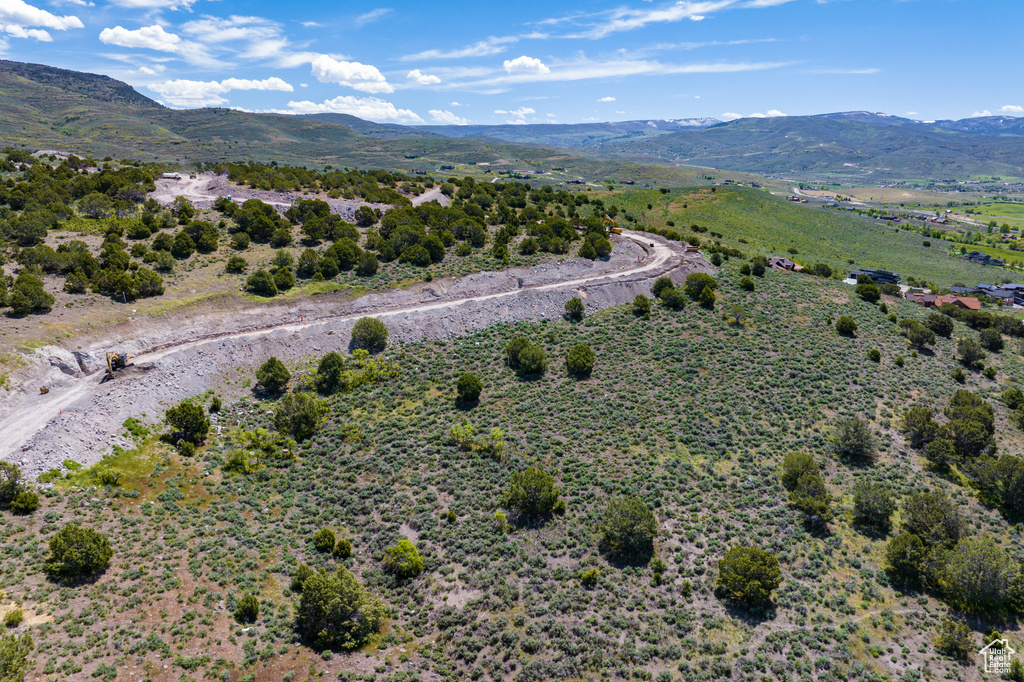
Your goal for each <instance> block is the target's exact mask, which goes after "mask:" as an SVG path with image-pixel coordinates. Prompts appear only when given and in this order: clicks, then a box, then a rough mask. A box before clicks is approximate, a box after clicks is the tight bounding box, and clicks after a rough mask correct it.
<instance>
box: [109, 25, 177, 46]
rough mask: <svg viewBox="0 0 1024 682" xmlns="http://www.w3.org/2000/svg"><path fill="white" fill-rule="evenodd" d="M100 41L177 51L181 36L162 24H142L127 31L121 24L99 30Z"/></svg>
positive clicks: (110, 43)
mask: <svg viewBox="0 0 1024 682" xmlns="http://www.w3.org/2000/svg"><path fill="white" fill-rule="evenodd" d="M100 42H102V43H106V44H107V45H117V46H119V47H144V48H147V49H150V50H157V51H159V52H178V51H179V50H181V45H182V40H181V36H178V35H176V34H174V33H168V32H167V31H165V30H164V27H163V26H159V25H156V24H154V25H153V26H143V27H142V28H139V29H136V30H134V31H129V30H128V29H126V28H124V27H123V26H115V27H114V28H105V29H103V30H102V31H100Z"/></svg>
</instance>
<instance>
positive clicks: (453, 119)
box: [429, 109, 469, 126]
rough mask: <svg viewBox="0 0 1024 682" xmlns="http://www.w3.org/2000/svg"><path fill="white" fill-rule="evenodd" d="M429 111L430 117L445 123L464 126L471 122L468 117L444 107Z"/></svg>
mask: <svg viewBox="0 0 1024 682" xmlns="http://www.w3.org/2000/svg"><path fill="white" fill-rule="evenodd" d="M429 113H430V118H432V119H433V120H434V122H436V123H443V124H445V125H452V126H464V125H466V124H468V123H469V120H468V119H465V118H462V117H461V116H456V115H455V114H453V113H452V112H450V111H445V110H443V109H431V110H430V112H429Z"/></svg>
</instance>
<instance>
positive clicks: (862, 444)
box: [829, 417, 877, 459]
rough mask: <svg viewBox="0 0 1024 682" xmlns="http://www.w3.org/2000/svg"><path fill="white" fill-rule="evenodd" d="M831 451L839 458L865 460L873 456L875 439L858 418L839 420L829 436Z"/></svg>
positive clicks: (865, 423) (864, 422) (863, 422)
mask: <svg viewBox="0 0 1024 682" xmlns="http://www.w3.org/2000/svg"><path fill="white" fill-rule="evenodd" d="M829 440H830V442H831V443H832V449H833V451H834V452H835V453H836V454H837V455H839V456H840V457H846V458H849V459H867V458H870V457H872V456H874V454H875V448H876V447H877V446H876V444H875V437H874V435H873V434H872V433H871V428H870V427H869V426H868V423H867V422H866V421H864V420H863V419H861V418H859V417H850V418H849V419H840V420H839V421H837V422H836V427H835V429H834V430H833V431H832V434H831V435H830V436H829Z"/></svg>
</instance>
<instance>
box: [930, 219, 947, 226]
mask: <svg viewBox="0 0 1024 682" xmlns="http://www.w3.org/2000/svg"><path fill="white" fill-rule="evenodd" d="M928 222H929V223H933V224H935V225H949V221H948V220H947V219H945V218H928Z"/></svg>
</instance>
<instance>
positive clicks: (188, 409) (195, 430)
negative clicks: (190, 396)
mask: <svg viewBox="0 0 1024 682" xmlns="http://www.w3.org/2000/svg"><path fill="white" fill-rule="evenodd" d="M167 423H168V424H170V426H171V428H173V429H174V431H175V433H176V434H177V435H178V438H179V439H180V440H184V441H187V442H189V443H193V444H196V443H201V442H202V441H203V439H204V438H206V434H208V433H209V432H210V420H209V418H208V417H207V416H206V411H205V410H204V409H203V408H201V407H200V406H199V405H196V404H195V403H193V402H190V401H188V400H183V401H182V402H180V403H178V404H177V405H176V406H174V407H172V408H170V409H168V410H167Z"/></svg>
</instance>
